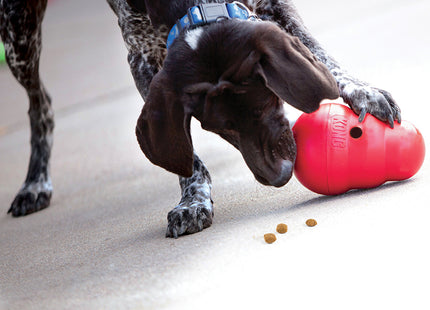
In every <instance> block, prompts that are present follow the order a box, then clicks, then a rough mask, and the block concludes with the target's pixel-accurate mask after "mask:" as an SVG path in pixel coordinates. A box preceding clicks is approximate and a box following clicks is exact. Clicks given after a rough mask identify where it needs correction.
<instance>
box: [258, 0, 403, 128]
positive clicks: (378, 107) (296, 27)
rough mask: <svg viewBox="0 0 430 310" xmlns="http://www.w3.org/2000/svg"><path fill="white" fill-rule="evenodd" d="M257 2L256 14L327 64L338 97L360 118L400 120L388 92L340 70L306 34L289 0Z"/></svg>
mask: <svg viewBox="0 0 430 310" xmlns="http://www.w3.org/2000/svg"><path fill="white" fill-rule="evenodd" d="M258 3H259V4H258V7H257V8H256V11H257V13H258V14H259V15H261V16H263V18H265V19H269V20H272V21H274V22H276V23H277V24H279V25H280V26H281V27H282V28H283V29H285V30H286V31H287V32H288V33H290V34H292V35H294V36H296V37H298V38H299V39H300V40H301V41H302V42H303V43H304V44H305V45H306V47H307V48H308V49H309V50H310V51H311V52H312V53H313V54H314V55H315V57H316V58H317V59H318V60H319V61H321V62H322V63H324V64H325V65H326V66H327V68H328V69H329V70H330V72H331V73H332V74H333V76H334V78H335V79H336V81H337V84H338V86H339V92H340V95H341V97H342V98H343V100H344V101H345V102H346V103H348V104H349V105H350V106H351V108H352V109H353V110H354V112H355V113H357V114H359V115H360V117H359V119H360V121H362V120H363V119H364V117H365V115H366V113H370V114H372V115H374V116H375V117H377V118H378V119H380V120H382V121H385V122H388V123H389V124H390V125H391V127H393V124H394V121H395V120H397V121H398V122H400V121H401V116H400V109H399V107H398V106H397V104H396V102H395V101H394V99H393V97H392V96H391V94H390V93H389V92H387V91H385V90H382V89H379V88H376V87H372V86H371V85H369V84H368V83H366V82H363V81H360V80H359V79H357V78H355V77H354V76H352V75H350V74H349V73H348V72H347V71H346V70H344V69H343V68H342V67H341V66H340V65H339V64H338V62H337V61H335V60H334V59H333V58H332V57H331V56H330V55H329V54H328V53H327V52H326V51H325V50H324V49H323V48H322V46H321V45H320V44H319V43H318V41H317V40H316V39H315V38H314V37H313V36H312V35H311V34H310V32H309V31H308V30H307V28H306V27H305V26H304V24H303V22H302V20H301V18H300V16H299V14H298V13H297V10H296V8H295V6H294V5H293V4H292V2H291V1H289V0H285V1H279V0H263V1H259V2H258Z"/></svg>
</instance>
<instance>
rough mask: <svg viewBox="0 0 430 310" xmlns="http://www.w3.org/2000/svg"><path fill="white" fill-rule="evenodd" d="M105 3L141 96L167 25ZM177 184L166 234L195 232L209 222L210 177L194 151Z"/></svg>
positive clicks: (122, 4) (160, 58)
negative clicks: (186, 175)
mask: <svg viewBox="0 0 430 310" xmlns="http://www.w3.org/2000/svg"><path fill="white" fill-rule="evenodd" d="M108 3H109V4H110V6H111V8H112V9H113V11H114V12H115V14H116V15H117V16H118V24H119V26H120V28H121V31H122V35H123V38H124V42H125V45H126V47H127V49H128V62H129V64H130V69H131V73H132V75H133V78H134V81H135V83H136V87H137V89H138V90H139V92H140V94H141V95H142V98H143V99H145V98H146V96H147V95H148V90H149V85H150V83H151V80H152V78H153V77H154V75H155V74H156V73H157V72H158V71H159V70H160V69H161V67H162V65H163V62H164V58H165V57H166V53H167V51H166V44H165V42H166V38H167V33H168V29H167V27H165V26H163V25H161V26H159V27H157V28H155V27H153V25H152V24H151V22H150V20H149V18H148V16H147V15H146V14H144V13H143V12H141V11H136V10H134V9H133V8H132V7H130V6H129V5H128V3H127V2H126V1H121V0H108ZM179 184H180V186H181V190H182V198H181V201H180V202H179V204H178V205H177V206H176V207H175V208H174V209H173V210H172V211H170V212H169V214H168V227H167V232H166V237H173V238H178V237H179V236H181V235H184V234H192V233H195V232H199V231H201V230H203V229H204V228H207V227H209V226H210V225H211V224H212V217H213V208H212V200H211V188H212V185H211V178H210V175H209V172H208V171H207V169H206V167H205V166H204V164H203V162H202V161H201V160H200V159H199V158H198V156H197V155H194V166H193V175H192V176H191V177H190V178H183V177H179Z"/></svg>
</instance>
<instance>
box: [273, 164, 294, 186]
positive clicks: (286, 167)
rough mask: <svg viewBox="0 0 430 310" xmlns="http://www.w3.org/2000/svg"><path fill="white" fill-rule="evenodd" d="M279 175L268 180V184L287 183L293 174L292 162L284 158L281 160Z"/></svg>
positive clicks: (282, 184) (280, 184) (278, 184)
mask: <svg viewBox="0 0 430 310" xmlns="http://www.w3.org/2000/svg"><path fill="white" fill-rule="evenodd" d="M280 170H281V171H280V173H279V177H278V178H276V179H274V180H271V181H269V183H270V185H272V186H275V187H281V186H284V185H285V184H287V183H288V181H289V180H290V179H291V177H292V176H293V163H292V162H291V161H289V160H284V161H283V162H282V167H281V169H280Z"/></svg>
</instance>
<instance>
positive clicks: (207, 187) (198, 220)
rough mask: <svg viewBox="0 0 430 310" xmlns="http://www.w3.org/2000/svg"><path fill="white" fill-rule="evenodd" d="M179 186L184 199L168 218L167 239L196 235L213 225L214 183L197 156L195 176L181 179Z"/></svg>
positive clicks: (195, 156)
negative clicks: (212, 193)
mask: <svg viewBox="0 0 430 310" xmlns="http://www.w3.org/2000/svg"><path fill="white" fill-rule="evenodd" d="M179 184H180V185H181V190H182V199H181V201H180V202H179V204H178V205H177V206H176V207H175V208H174V209H173V210H172V211H170V212H169V214H168V216H167V219H168V227H167V232H166V237H173V238H178V236H181V235H184V234H192V233H196V232H199V231H202V230H203V229H204V228H207V227H209V226H210V225H211V224H212V217H213V214H214V212H213V202H212V199H211V189H212V181H211V177H210V175H209V172H208V170H207V168H206V166H205V165H204V164H203V162H202V161H201V160H200V158H199V157H198V156H197V155H196V154H194V165H193V175H192V176H191V177H190V178H184V177H179Z"/></svg>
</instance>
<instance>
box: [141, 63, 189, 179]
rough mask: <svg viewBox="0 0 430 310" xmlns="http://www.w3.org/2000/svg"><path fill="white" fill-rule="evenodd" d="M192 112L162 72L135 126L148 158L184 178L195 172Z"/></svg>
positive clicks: (151, 89)
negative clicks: (191, 125)
mask: <svg viewBox="0 0 430 310" xmlns="http://www.w3.org/2000/svg"><path fill="white" fill-rule="evenodd" d="M190 122H191V114H190V113H188V112H187V111H186V107H184V106H183V104H182V103H181V101H180V98H178V96H177V95H176V93H175V92H174V91H173V87H171V83H170V81H169V79H168V77H167V75H166V74H165V73H164V72H163V70H162V71H160V72H159V73H157V75H156V76H155V77H154V78H153V80H152V82H151V85H150V89H149V94H148V97H147V100H146V102H145V105H144V106H143V109H142V112H141V114H140V116H139V119H138V121H137V126H136V136H137V141H138V142H139V145H140V148H141V149H142V151H143V153H144V154H145V155H146V157H148V159H149V160H150V161H151V162H152V163H153V164H155V165H158V166H160V167H162V168H164V169H166V170H168V171H170V172H173V173H176V174H179V175H181V176H184V177H190V176H191V175H192V173H193V145H192V141H191V134H190Z"/></svg>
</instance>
